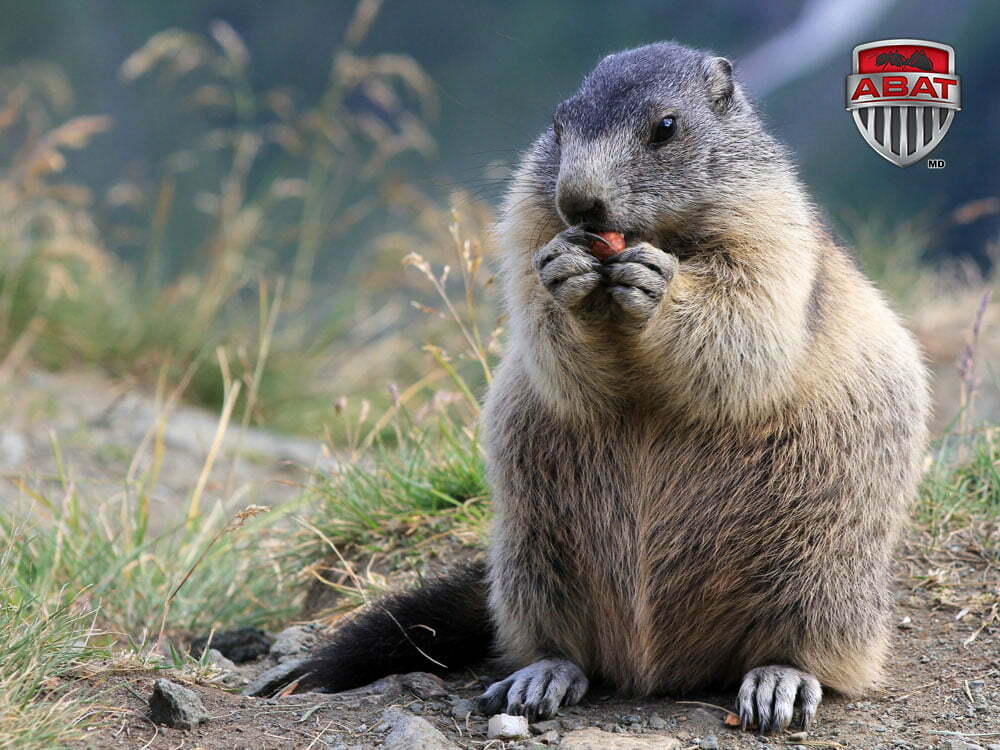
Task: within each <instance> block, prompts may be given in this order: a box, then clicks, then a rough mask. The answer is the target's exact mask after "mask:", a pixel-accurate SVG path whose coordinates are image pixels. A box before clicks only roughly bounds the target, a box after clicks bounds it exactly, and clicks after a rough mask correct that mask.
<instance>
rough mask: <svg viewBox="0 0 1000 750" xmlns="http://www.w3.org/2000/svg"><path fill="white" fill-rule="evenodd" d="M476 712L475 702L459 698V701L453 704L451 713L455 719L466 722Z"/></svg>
mask: <svg viewBox="0 0 1000 750" xmlns="http://www.w3.org/2000/svg"><path fill="white" fill-rule="evenodd" d="M475 710H476V704H475V703H474V702H473V701H470V700H467V699H465V698H459V699H458V700H456V701H453V702H452V704H451V709H449V713H450V714H451V715H452V717H453V718H455V719H458V720H459V721H465V720H466V718H468V716H469V714H471V713H473V712H474V711H475Z"/></svg>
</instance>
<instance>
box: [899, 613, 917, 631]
mask: <svg viewBox="0 0 1000 750" xmlns="http://www.w3.org/2000/svg"><path fill="white" fill-rule="evenodd" d="M896 627H897V628H899V629H900V630H912V629H913V620H911V619H910V617H909V616H907V617H904V618H903V619H902V620H900V621H899V622H898V623H896Z"/></svg>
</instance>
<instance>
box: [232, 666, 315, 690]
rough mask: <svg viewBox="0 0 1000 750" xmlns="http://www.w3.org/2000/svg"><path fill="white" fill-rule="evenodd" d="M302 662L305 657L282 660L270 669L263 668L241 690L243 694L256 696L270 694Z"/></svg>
mask: <svg viewBox="0 0 1000 750" xmlns="http://www.w3.org/2000/svg"><path fill="white" fill-rule="evenodd" d="M303 664H305V659H296V660H294V661H284V662H281V664H276V665H275V666H273V667H271V668H270V669H265V670H264V671H263V672H261V673H260V674H259V675H257V676H256V677H255V678H254V679H252V680H250V684H249V685H247V686H246V688H244V690H243V695H255V696H258V697H264V696H268V695H271V694H272V693H274V692H275V691H277V690H278V689H280V688H281V687H283V686H284V685H285V683H286V682H288V680H287V678H288V677H289V675H291V674H292V673H293V672H294V671H295V670H296V668H297V667H300V666H301V665H303Z"/></svg>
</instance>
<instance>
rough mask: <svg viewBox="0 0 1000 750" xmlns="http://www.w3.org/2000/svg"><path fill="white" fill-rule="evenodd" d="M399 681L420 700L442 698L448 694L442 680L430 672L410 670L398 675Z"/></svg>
mask: <svg viewBox="0 0 1000 750" xmlns="http://www.w3.org/2000/svg"><path fill="white" fill-rule="evenodd" d="M399 681H400V683H401V684H402V686H403V687H404V688H406V689H407V690H409V691H410V692H411V693H413V694H414V695H415V696H417V697H418V698H421V699H422V700H428V699H429V698H443V697H444V696H446V695H448V689H447V688H446V687H445V686H444V681H443V680H442V679H441V678H440V677H438V676H437V675H433V674H431V673H430V672H410V673H409V674H404V675H400V676H399Z"/></svg>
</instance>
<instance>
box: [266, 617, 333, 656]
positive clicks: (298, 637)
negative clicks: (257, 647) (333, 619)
mask: <svg viewBox="0 0 1000 750" xmlns="http://www.w3.org/2000/svg"><path fill="white" fill-rule="evenodd" d="M322 629H323V628H322V627H321V626H320V625H317V624H316V623H309V624H308V625H293V626H292V627H290V628H285V629H284V630H282V631H281V632H280V633H278V635H277V637H276V638H275V639H274V643H272V644H271V649H270V653H271V656H273V657H274V658H275V659H277V660H278V661H279V662H282V661H288V660H290V659H300V658H302V657H303V656H304V655H305V654H307V653H309V651H311V650H312V647H313V646H315V645H316V640H317V638H318V636H319V633H320V631H321V630H322Z"/></svg>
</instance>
